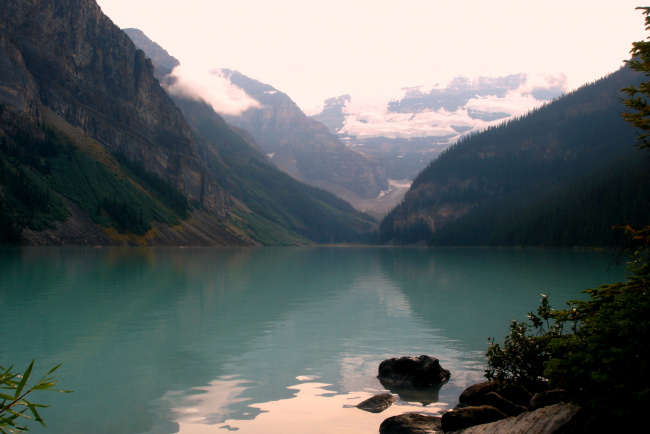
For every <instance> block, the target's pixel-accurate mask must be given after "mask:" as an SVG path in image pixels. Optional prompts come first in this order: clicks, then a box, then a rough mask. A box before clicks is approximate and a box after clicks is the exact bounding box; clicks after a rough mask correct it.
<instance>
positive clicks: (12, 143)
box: [0, 128, 190, 245]
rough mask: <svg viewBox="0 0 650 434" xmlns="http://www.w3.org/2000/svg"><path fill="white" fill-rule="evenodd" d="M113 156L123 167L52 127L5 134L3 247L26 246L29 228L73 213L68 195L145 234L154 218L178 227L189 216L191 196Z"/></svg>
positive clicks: (95, 216) (107, 220) (94, 214)
mask: <svg viewBox="0 0 650 434" xmlns="http://www.w3.org/2000/svg"><path fill="white" fill-rule="evenodd" d="M109 158H110V157H109ZM113 158H115V160H116V161H117V162H118V163H120V165H119V166H118V165H115V166H113V167H109V166H107V165H106V164H105V163H104V162H100V161H96V160H95V159H94V158H93V157H91V156H90V155H88V154H86V153H85V152H83V151H82V150H81V149H79V148H78V147H77V146H75V145H74V144H73V143H72V142H71V141H70V140H69V139H68V138H67V137H66V136H64V135H63V134H61V133H58V132H56V131H54V130H51V129H48V128H42V129H41V130H38V131H37V132H36V133H34V132H32V133H31V134H26V133H20V132H18V133H15V134H13V135H11V136H4V137H2V138H1V139H0V228H1V230H0V245H2V244H20V243H21V242H22V232H23V229H25V228H28V229H31V230H35V231H41V230H45V229H49V228H52V227H53V226H54V222H55V221H65V220H66V219H67V218H68V216H69V214H70V213H69V211H68V209H67V207H66V205H65V204H64V202H63V200H62V199H61V198H62V197H63V198H66V199H69V200H71V201H72V202H74V203H75V204H76V205H77V206H79V207H80V208H81V209H82V210H84V211H85V212H86V213H88V215H89V216H90V218H91V219H92V220H93V221H94V222H95V223H97V224H100V225H102V226H104V227H114V228H116V229H117V230H118V231H119V232H123V233H133V234H138V235H142V234H144V233H146V232H147V231H148V230H149V229H151V228H152V224H153V222H161V223H164V224H168V225H175V224H178V223H179V222H180V220H181V219H185V218H187V217H188V215H189V210H190V205H189V203H188V200H187V198H186V197H185V196H184V195H183V194H182V193H180V192H179V191H178V190H177V189H176V188H175V187H174V186H173V185H171V184H170V183H169V182H167V181H166V180H164V179H162V178H161V177H160V176H158V175H156V174H155V173H152V172H150V171H147V170H146V169H145V168H144V167H143V166H142V165H141V164H138V163H135V162H132V161H129V160H128V159H126V157H124V156H122V155H114V156H113ZM115 167H120V168H121V172H120V171H116V170H115Z"/></svg>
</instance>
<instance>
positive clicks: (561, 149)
mask: <svg viewBox="0 0 650 434" xmlns="http://www.w3.org/2000/svg"><path fill="white" fill-rule="evenodd" d="M641 78H642V77H641V76H640V74H638V73H635V72H633V71H631V70H630V69H628V68H622V69H621V70H619V71H617V72H615V73H613V74H611V75H610V76H608V77H605V78H603V79H601V80H599V81H597V82H595V83H592V84H590V85H587V86H584V87H582V88H580V89H578V90H576V91H574V92H572V93H570V94H567V95H565V96H562V97H561V98H559V99H557V100H555V101H553V102H551V103H549V104H547V105H545V106H543V107H540V108H537V109H535V110H534V111H533V112H531V113H529V114H527V115H525V116H521V117H518V118H516V119H512V120H510V121H508V122H506V123H504V124H502V125H499V126H494V127H490V128H489V129H488V130H487V131H484V132H482V133H479V134H473V135H470V136H467V137H465V138H464V139H461V140H460V141H459V142H458V143H456V144H455V145H453V146H452V147H450V148H449V149H448V150H446V151H445V152H443V153H442V155H440V157H438V158H437V159H436V160H434V161H433V162H431V163H430V164H429V165H428V166H427V167H426V168H425V169H424V170H423V171H422V172H421V173H420V174H419V175H418V176H417V177H416V178H415V180H414V181H413V184H412V186H411V188H410V190H409V191H408V193H407V194H406V196H405V197H404V200H403V201H402V203H401V204H400V205H399V206H398V207H396V208H395V209H394V210H393V211H392V212H391V213H389V214H388V215H387V216H386V218H385V219H384V220H383V221H382V222H381V225H380V231H379V237H380V242H382V243H430V244H452V245H535V246H562V247H566V246H611V245H613V244H614V243H615V242H616V241H615V240H616V239H618V238H620V237H617V234H616V233H614V231H612V229H611V227H612V226H615V225H624V224H635V223H639V222H642V221H644V219H647V217H648V216H647V213H648V207H647V203H645V198H647V197H648V193H650V179H648V178H647V177H646V176H640V175H641V174H643V173H644V172H645V169H644V164H645V163H646V162H645V159H644V158H640V156H639V154H638V151H637V150H636V148H635V147H634V144H635V142H636V134H635V131H634V129H633V128H632V127H631V126H630V125H628V124H627V123H626V122H625V121H624V120H623V119H622V117H621V112H622V111H623V110H624V107H623V105H622V104H621V99H622V98H623V94H622V93H621V92H620V89H621V88H623V87H626V86H629V85H630V84H638V83H639V82H640V80H641Z"/></svg>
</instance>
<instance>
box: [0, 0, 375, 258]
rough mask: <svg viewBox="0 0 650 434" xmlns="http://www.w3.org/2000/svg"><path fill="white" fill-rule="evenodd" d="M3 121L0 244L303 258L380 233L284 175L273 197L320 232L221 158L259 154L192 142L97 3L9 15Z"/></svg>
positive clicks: (0, 79) (144, 62)
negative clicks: (249, 251) (233, 249)
mask: <svg viewBox="0 0 650 434" xmlns="http://www.w3.org/2000/svg"><path fill="white" fill-rule="evenodd" d="M0 112H1V116H0V228H1V229H0V244H4V243H11V244H133V243H138V244H200V245H214V244H220V245H223V244H240V245H241V244H259V243H262V244H295V243H298V244H303V243H309V242H314V241H316V242H322V241H340V240H345V239H348V237H355V236H357V235H358V233H359V231H363V230H366V229H368V228H369V226H370V223H369V222H368V221H367V220H366V219H365V217H364V216H363V215H361V214H359V213H356V212H350V210H351V207H350V206H349V205H348V204H346V203H344V202H341V201H337V200H334V199H335V198H332V197H330V196H326V195H325V196H324V193H323V192H321V191H313V190H310V189H308V188H304V189H303V188H302V187H296V186H294V185H293V184H292V186H291V188H287V187H286V185H285V184H284V183H283V181H282V177H281V176H282V175H283V174H281V173H279V171H277V169H274V170H275V171H276V172H277V174H275V175H273V176H275V178H274V179H275V180H277V182H276V184H273V185H272V186H271V183H270V182H267V183H266V185H267V186H269V187H268V188H276V189H278V190H279V191H285V192H287V191H288V192H290V193H289V195H290V197H288V198H286V197H285V199H286V201H289V202H291V201H295V202H297V203H300V204H301V207H302V208H305V209H309V210H312V212H313V213H316V214H317V215H318V219H314V218H313V216H312V215H310V214H308V213H305V212H302V213H301V214H292V210H291V209H287V208H286V207H285V205H286V203H283V202H279V201H277V200H276V199H274V198H272V197H266V196H265V194H264V193H263V192H260V191H258V190H256V188H257V187H256V185H259V183H260V181H259V180H258V179H255V180H252V179H251V176H254V175H256V174H255V173H254V171H252V170H248V168H249V167H254V166H255V164H258V162H255V163H254V164H253V163H250V162H248V161H247V162H245V163H241V164H242V165H240V166H236V165H235V164H234V163H233V162H232V161H231V159H230V157H228V156H226V155H225V153H226V152H227V149H228V148H229V147H230V148H238V147H245V148H246V149H247V150H245V151H242V152H243V153H257V154H259V152H258V151H255V150H253V149H252V148H250V145H249V144H248V143H247V142H246V141H245V140H243V139H242V138H241V137H240V136H238V135H237V134H236V133H234V132H233V131H232V130H230V129H229V128H225V129H224V130H223V131H222V132H223V133H224V134H225V135H221V136H219V135H218V134H217V135H218V138H215V137H211V138H210V139H208V138H206V137H202V136H201V135H200V134H199V133H198V132H197V131H196V130H194V129H193V128H192V127H191V126H190V124H189V123H188V122H187V121H186V119H185V118H184V116H183V114H182V113H181V111H180V109H179V108H178V107H177V106H176V105H175V103H174V102H173V101H172V99H171V98H170V97H169V96H168V95H167V93H166V92H165V91H164V90H163V89H162V87H161V86H160V84H159V82H158V80H157V79H156V78H155V77H154V68H153V65H152V63H151V61H149V60H148V59H146V58H145V56H144V53H143V52H142V51H140V50H138V49H136V47H135V46H134V44H133V43H132V42H131V40H130V39H129V38H128V37H127V36H126V35H125V34H124V33H123V32H122V31H121V30H120V29H119V28H117V27H116V26H115V25H114V24H113V23H112V22H111V21H110V19H108V18H107V17H106V16H104V15H103V13H102V12H101V9H100V8H99V7H98V6H97V4H96V3H95V2H94V1H93V0H57V1H54V0H29V1H18V0H7V1H5V2H3V7H2V8H0ZM251 164H252V166H251ZM242 168H246V170H243V169H242ZM264 173H265V174H267V175H268V173H271V172H268V171H267V172H264ZM274 173H275V172H274ZM269 176H270V175H269ZM251 191H253V192H254V193H255V195H249V194H248V193H249V192H251ZM292 203H293V202H292ZM295 208H297V207H296V206H294V208H293V209H295ZM258 210H264V211H265V213H260V212H258ZM279 216H281V217H279ZM328 217H331V218H330V219H329V221H328V224H327V225H325V226H324V225H323V224H322V222H321V221H322V219H327V218H328Z"/></svg>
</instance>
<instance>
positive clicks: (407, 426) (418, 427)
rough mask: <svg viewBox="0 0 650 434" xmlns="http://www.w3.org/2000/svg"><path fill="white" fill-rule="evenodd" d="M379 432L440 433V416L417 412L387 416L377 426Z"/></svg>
mask: <svg viewBox="0 0 650 434" xmlns="http://www.w3.org/2000/svg"><path fill="white" fill-rule="evenodd" d="M379 433H380V434H434V433H442V427H441V424H440V418H439V417H436V416H425V415H422V414H417V413H407V414H401V415H399V416H393V417H389V418H388V419H386V420H384V421H383V422H382V423H381V425H380V426H379Z"/></svg>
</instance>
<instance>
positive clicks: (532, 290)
mask: <svg viewBox="0 0 650 434" xmlns="http://www.w3.org/2000/svg"><path fill="white" fill-rule="evenodd" d="M607 258H608V256H607V254H606V253H602V252H600V253H597V252H557V251H551V252H544V251H530V252H529V251H516V250H505V249H504V250H488V249H476V250H474V249H431V250H428V249H386V248H382V249H369V248H368V249H365V248H359V249H355V248H346V249H341V248H338V249H337V248H297V249H293V248H277V249H276V248H265V249H51V250H50V249H49V250H44V249H23V250H0V275H2V276H3V282H2V286H0V299H3V300H4V299H6V300H11V303H12V306H13V307H14V309H12V310H11V311H10V312H6V313H5V314H3V323H2V324H3V325H4V324H12V323H16V322H20V323H21V324H26V325H29V327H28V328H27V329H26V330H25V334H26V335H25V336H22V337H23V339H21V340H19V341H16V342H15V344H14V345H12V348H9V349H7V351H5V352H4V353H3V360H11V361H12V363H14V364H15V365H16V366H22V365H26V364H27V363H29V360H27V358H29V359H30V360H31V358H32V357H35V358H36V359H37V360H38V366H43V367H48V366H53V365H55V364H57V363H63V366H62V368H61V370H60V374H59V376H58V378H59V380H60V385H61V386H62V387H65V388H69V389H73V390H75V393H74V394H72V395H56V396H52V397H48V399H51V401H48V403H50V402H51V403H52V404H54V405H55V406H56V407H57V408H65V409H66V411H60V412H59V411H57V412H51V413H48V414H47V416H45V417H47V421H48V426H50V427H57V426H65V427H66V431H67V432H71V433H74V432H89V431H90V432H94V433H102V432H107V433H108V432H111V433H112V432H122V433H129V432H148V431H150V430H152V429H153V427H154V426H155V427H156V429H158V428H160V429H161V430H162V431H173V429H175V428H174V427H175V426H176V423H175V422H174V420H179V419H176V418H177V417H180V416H179V415H182V414H184V415H186V416H188V417H191V416H192V414H193V413H191V412H199V410H200V412H202V413H200V412H199V413H200V415H201V417H202V420H203V422H204V423H207V422H210V423H215V424H217V423H221V424H223V423H224V421H225V420H230V421H231V422H228V423H230V424H231V426H235V423H234V422H232V421H237V420H241V421H244V420H250V419H253V418H258V417H259V418H260V420H266V417H262V415H261V413H260V412H263V411H268V409H270V408H278V407H282V408H285V407H284V406H285V405H287V406H288V405H289V404H290V403H289V402H287V403H283V404H282V405H281V404H273V403H276V402H278V401H279V400H286V399H290V401H291V400H293V399H298V398H300V399H302V398H304V397H306V398H309V397H310V396H311V397H312V398H313V397H314V396H313V393H319V394H320V395H322V394H323V393H325V394H326V392H324V391H323V390H330V391H331V393H332V395H333V398H332V399H334V395H336V397H338V398H336V399H348V398H349V397H348V395H349V394H355V393H364V394H371V393H372V392H374V391H381V390H383V388H382V386H381V385H380V384H379V382H378V380H377V379H376V377H375V376H376V374H377V368H378V365H379V363H380V362H381V360H383V359H385V358H388V357H395V356H400V355H419V354H430V355H432V356H435V357H438V358H439V359H440V360H441V364H442V365H443V367H445V368H446V369H449V370H450V371H451V372H452V377H451V379H450V382H449V383H448V384H446V385H445V386H443V388H442V389H441V391H440V400H441V401H442V402H446V403H449V404H452V405H453V402H454V401H455V399H456V398H457V396H458V394H459V393H460V391H461V390H462V389H463V388H464V387H465V386H467V385H469V384H471V383H473V382H475V381H479V380H480V379H481V376H482V369H483V367H482V366H481V361H482V357H483V351H484V349H485V338H486V337H487V336H497V337H498V336H501V335H503V334H505V332H506V329H507V324H508V320H509V319H511V318H513V317H514V316H513V315H515V314H513V312H515V313H524V312H527V311H528V310H530V309H532V308H533V307H534V305H535V303H536V301H537V300H538V298H539V294H540V293H542V292H545V291H546V290H548V289H550V290H551V299H552V300H553V298H554V295H558V294H559V293H560V289H556V286H557V285H558V282H563V281H566V282H571V281H572V279H573V281H574V282H577V283H576V285H572V286H573V287H571V288H570V290H571V291H572V292H571V296H572V297H574V296H576V294H577V289H575V286H578V289H582V288H583V287H585V286H586V285H585V284H584V282H593V285H596V284H599V283H603V282H604V281H605V278H604V277H603V276H604V275H606V273H604V272H603V274H602V275H598V273H593V270H594V269H595V268H596V269H598V268H600V267H601V266H604V265H606V264H607ZM587 274H589V275H588V276H586V275H587ZM585 276H586V277H585ZM610 276H611V274H610ZM609 280H610V281H612V280H616V278H613V279H609ZM566 298H569V297H566ZM566 298H565V299H566ZM558 304H559V303H558ZM320 383H322V384H327V385H331V386H317V384H320ZM297 384H298V386H299V387H300V389H299V392H296V391H295V390H296V389H289V388H290V387H293V386H296V385H297ZM314 388H315V389H314ZM316 389H318V390H320V391H316V392H314V390H316ZM321 389H323V390H321ZM310 391H311V392H310ZM310 393H312V395H310ZM296 394H297V395H299V396H298V397H294V395H296ZM320 395H319V396H320ZM355 396H356V395H355ZM366 397H367V396H366ZM359 398H361V396H359ZM314 399H316V398H314ZM361 400H362V399H359V400H358V401H357V402H354V403H352V404H356V403H358V402H360V401H361ZM291 402H293V401H291ZM319 402H320V401H319ZM337 402H338V401H337ZM107 408H110V409H111V412H110V414H109V413H108V412H106V411H105V409H107ZM272 411H279V410H272ZM184 412H185V413H184ZM187 412H190V413H187ZM199 413H196V414H194V415H195V416H199ZM115 414H119V415H120V417H119V418H115V417H114V415H115ZM164 427H166V428H164ZM33 432H36V433H38V432H39V431H38V427H33ZM154 432H155V430H154ZM158 432H159V431H158Z"/></svg>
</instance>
